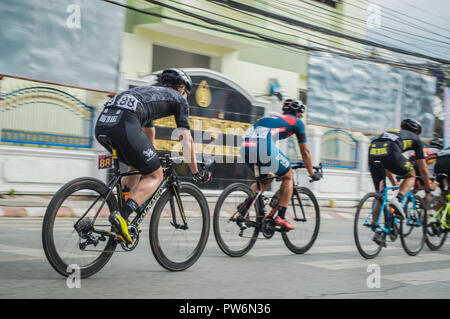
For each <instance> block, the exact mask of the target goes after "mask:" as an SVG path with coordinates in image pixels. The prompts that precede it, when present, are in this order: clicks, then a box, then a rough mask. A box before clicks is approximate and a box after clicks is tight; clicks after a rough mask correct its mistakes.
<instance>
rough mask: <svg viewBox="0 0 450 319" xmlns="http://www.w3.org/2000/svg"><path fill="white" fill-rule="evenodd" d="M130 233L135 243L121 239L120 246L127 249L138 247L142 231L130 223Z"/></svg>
mask: <svg viewBox="0 0 450 319" xmlns="http://www.w3.org/2000/svg"><path fill="white" fill-rule="evenodd" d="M128 233H129V234H130V237H131V239H132V240H133V243H132V244H127V243H125V242H123V241H121V242H120V246H121V247H122V249H123V250H125V251H132V250H134V249H135V248H136V246H137V244H138V243H139V234H140V231H139V229H138V228H137V227H136V226H134V225H130V226H128Z"/></svg>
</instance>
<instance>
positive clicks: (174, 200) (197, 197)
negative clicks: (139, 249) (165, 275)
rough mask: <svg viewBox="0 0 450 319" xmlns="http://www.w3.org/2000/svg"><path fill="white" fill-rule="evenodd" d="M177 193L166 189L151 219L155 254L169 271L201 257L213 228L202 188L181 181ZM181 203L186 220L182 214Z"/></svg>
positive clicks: (178, 269) (189, 263)
mask: <svg viewBox="0 0 450 319" xmlns="http://www.w3.org/2000/svg"><path fill="white" fill-rule="evenodd" d="M177 194H178V196H176V195H174V194H173V193H172V191H170V190H167V191H165V192H164V193H163V194H162V195H161V198H160V199H159V201H158V203H157V204H156V207H155V209H154V211H153V213H152V217H151V219H150V246H151V248H152V252H153V255H154V256H155V258H156V260H157V261H158V263H159V264H160V265H161V266H162V267H164V268H165V269H167V270H170V271H182V270H185V269H187V268H189V267H191V266H192V265H193V264H194V263H195V262H196V261H197V260H198V259H199V258H200V256H201V254H202V252H203V250H204V248H205V246H206V242H207V240H208V235H209V227H210V226H209V225H210V220H209V219H210V217H209V208H208V202H207V201H206V198H205V197H204V195H203V193H202V191H201V190H200V189H199V188H198V187H197V186H195V185H193V184H190V183H180V187H179V191H178V193H177ZM179 205H181V207H182V208H183V211H184V216H185V218H186V220H183V217H182V216H181V214H180V209H179ZM173 218H175V219H176V222H174V220H173Z"/></svg>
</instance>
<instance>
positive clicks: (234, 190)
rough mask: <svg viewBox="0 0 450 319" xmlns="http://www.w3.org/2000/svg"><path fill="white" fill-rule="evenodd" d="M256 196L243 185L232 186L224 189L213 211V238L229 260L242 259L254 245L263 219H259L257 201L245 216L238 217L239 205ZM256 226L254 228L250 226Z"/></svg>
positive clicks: (235, 184) (258, 203)
mask: <svg viewBox="0 0 450 319" xmlns="http://www.w3.org/2000/svg"><path fill="white" fill-rule="evenodd" d="M254 196H255V194H254V193H253V191H252V190H251V188H250V187H248V186H247V185H245V184H242V183H234V184H231V185H229V186H228V187H227V188H225V189H224V191H223V192H222V194H220V196H219V199H218V200H217V203H216V207H215V208H214V217H213V226H214V227H213V228H214V236H215V238H216V242H217V244H218V245H219V248H220V249H221V250H222V251H223V252H224V253H225V254H227V255H228V256H230V257H242V256H244V255H245V254H246V253H248V252H249V251H250V249H252V247H253V246H254V245H255V242H256V239H257V238H258V234H259V227H258V226H257V225H256V223H261V220H262V216H259V214H258V212H259V211H260V202H259V201H256V202H255V205H253V206H252V207H250V208H249V209H248V212H247V213H248V214H247V215H246V216H245V217H242V216H240V213H239V212H238V211H237V208H238V206H239V205H240V204H241V203H243V202H244V201H245V200H246V199H247V198H248V197H254ZM252 222H253V223H255V225H254V226H256V227H253V226H251V225H250V223H252Z"/></svg>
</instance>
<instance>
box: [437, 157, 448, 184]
mask: <svg viewBox="0 0 450 319" xmlns="http://www.w3.org/2000/svg"><path fill="white" fill-rule="evenodd" d="M434 174H435V175H436V176H437V177H438V180H437V181H438V182H439V187H440V188H441V190H442V191H443V192H445V190H444V183H443V180H442V179H441V178H440V177H439V174H447V184H448V182H449V180H450V155H445V156H441V157H438V158H437V159H436V165H435V166H434Z"/></svg>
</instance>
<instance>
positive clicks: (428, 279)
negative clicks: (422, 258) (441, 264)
mask: <svg viewBox="0 0 450 319" xmlns="http://www.w3.org/2000/svg"><path fill="white" fill-rule="evenodd" d="M449 273H450V268H444V269H431V270H425V271H413V272H404V273H399V274H393V275H382V279H388V280H392V281H399V282H403V283H405V284H409V285H416V286H418V285H425V284H432V283H435V282H448V281H450V276H449V275H448V274H449Z"/></svg>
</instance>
